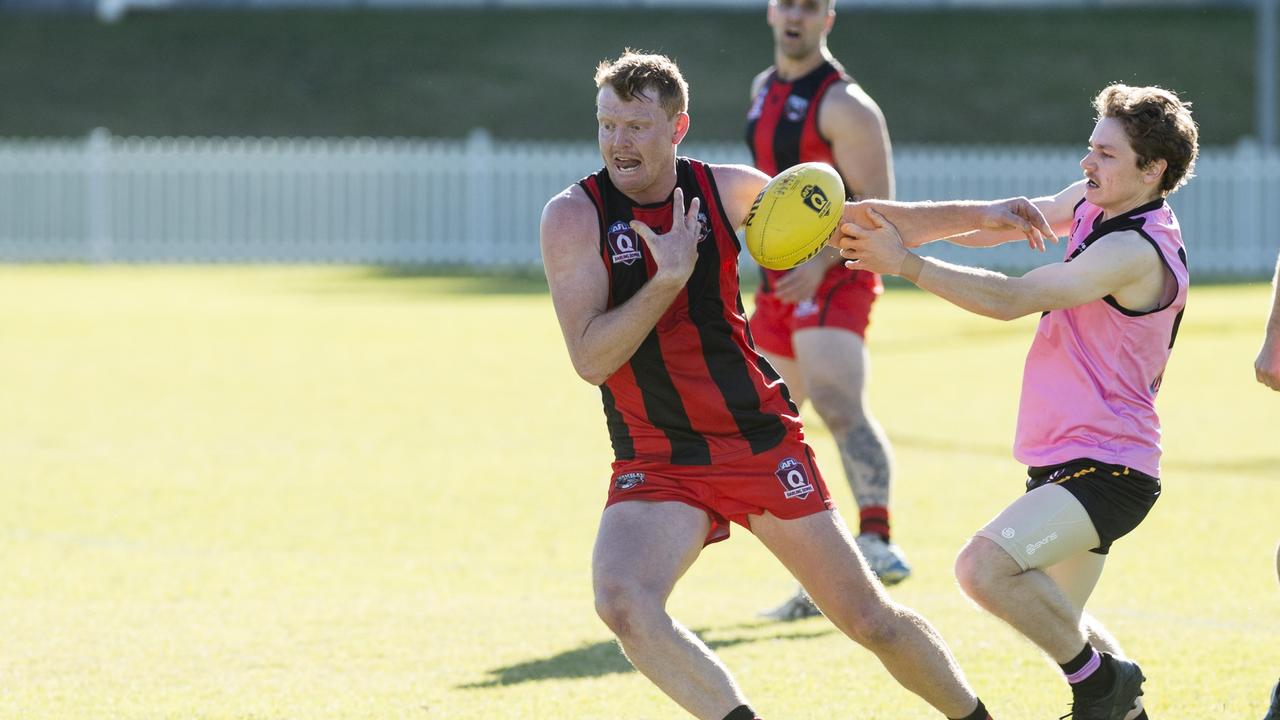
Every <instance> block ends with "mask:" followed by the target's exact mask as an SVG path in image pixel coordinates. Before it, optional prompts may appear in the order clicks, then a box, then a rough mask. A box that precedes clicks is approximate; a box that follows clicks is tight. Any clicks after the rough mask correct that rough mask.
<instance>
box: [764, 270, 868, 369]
mask: <svg viewBox="0 0 1280 720" xmlns="http://www.w3.org/2000/svg"><path fill="white" fill-rule="evenodd" d="M777 277H781V275H779V274H766V276H765V283H764V284H762V285H761V286H760V287H761V289H760V290H758V291H757V292H756V309H755V312H754V313H752V314H751V320H750V326H751V337H752V339H753V340H755V344H756V347H757V348H759V349H761V350H764V351H765V352H768V353H772V354H774V355H781V356H782V357H789V358H790V357H795V356H796V353H795V350H794V349H793V348H792V346H791V335H792V334H793V333H794V332H796V331H797V330H803V329H805V328H811V327H832V328H842V329H844V330H848V331H850V332H852V333H856V334H857V335H858V337H861V338H866V336H867V326H868V325H869V324H870V323H871V304H872V303H874V302H875V301H876V297H877V296H878V295H880V294H881V293H883V292H884V284H883V283H882V282H881V281H880V276H879V275H877V274H875V273H871V272H867V271H865V270H849V269H848V268H846V267H845V266H844V265H842V264H836V265H834V266H832V268H831V269H830V270H828V271H827V274H826V275H825V276H823V278H822V284H821V285H819V286H818V290H817V292H815V293H814V294H813V299H812V300H805V301H804V302H800V303H789V302H783V301H782V300H779V299H778V296H777V295H774V294H773V292H771V291H769V290H767V289H766V288H768V287H771V283H773V282H776V278H777Z"/></svg>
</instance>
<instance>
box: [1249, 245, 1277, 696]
mask: <svg viewBox="0 0 1280 720" xmlns="http://www.w3.org/2000/svg"><path fill="white" fill-rule="evenodd" d="M1253 372H1254V374H1255V375H1256V376H1257V378H1258V382H1260V383H1262V384H1263V385H1266V386H1267V387H1269V388H1271V389H1272V390H1280V258H1276V274H1275V277H1274V278H1272V280H1271V315H1270V316H1269V317H1268V318H1267V330H1266V334H1265V335H1263V337H1262V349H1261V350H1259V351H1258V359H1256V360H1254V361H1253ZM1278 720H1280V719H1278Z"/></svg>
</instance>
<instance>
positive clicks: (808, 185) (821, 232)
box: [746, 162, 844, 270]
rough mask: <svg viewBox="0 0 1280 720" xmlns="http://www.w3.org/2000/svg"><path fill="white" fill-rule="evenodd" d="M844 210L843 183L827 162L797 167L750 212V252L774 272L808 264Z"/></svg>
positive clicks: (771, 184)
mask: <svg viewBox="0 0 1280 720" xmlns="http://www.w3.org/2000/svg"><path fill="white" fill-rule="evenodd" d="M843 212H844V181H843V180H841V179H840V173H838V172H836V169H835V168H833V167H831V166H830V165H827V164H826V163H819V162H810V163H801V164H799V165H793V166H792V167H790V168H787V169H786V170H783V171H782V172H781V173H778V176H777V177H775V178H774V179H772V180H770V181H769V184H768V185H765V187H764V190H762V191H761V192H760V195H758V196H757V197H756V201H755V203H753V204H752V205H751V212H749V213H747V221H746V241H747V252H749V253H751V257H753V258H755V259H756V262H758V263H760V264H761V265H763V266H765V267H767V268H769V269H771V270H787V269H790V268H793V267H795V266H797V265H799V264H800V263H802V262H804V261H805V260H808V259H809V258H811V257H813V256H814V255H817V254H818V251H819V250H821V249H822V247H823V245H824V244H826V242H827V238H828V237H830V236H831V233H833V232H835V229H836V225H837V224H839V222H840V217H841V215H842V214H843Z"/></svg>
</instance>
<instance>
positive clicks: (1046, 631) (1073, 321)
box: [840, 85, 1199, 720]
mask: <svg viewBox="0 0 1280 720" xmlns="http://www.w3.org/2000/svg"><path fill="white" fill-rule="evenodd" d="M1094 107H1095V109H1096V110H1097V124H1096V126H1095V127H1094V130H1093V134H1092V135H1091V136H1090V138H1089V152H1088V153H1087V154H1086V155H1085V156H1084V158H1082V159H1081V160H1080V167H1081V169H1082V170H1083V171H1084V176H1085V179H1084V180H1082V181H1080V182H1077V183H1075V184H1074V185H1071V186H1070V187H1068V188H1066V189H1064V190H1063V191H1062V192H1060V193H1058V194H1057V195H1056V196H1053V197H1046V198H1041V199H1039V200H1037V201H1036V203H1035V204H1036V206H1037V207H1039V209H1040V210H1041V211H1042V212H1043V213H1044V217H1045V218H1046V219H1047V220H1048V221H1049V223H1050V224H1051V225H1052V226H1053V228H1054V229H1055V230H1056V231H1058V232H1061V233H1064V234H1068V235H1069V242H1068V244H1067V247H1066V256H1065V257H1064V259H1063V261H1062V262H1058V263H1051V264H1048V265H1044V266H1042V267H1039V268H1036V269H1035V270H1032V271H1031V272H1028V273H1027V274H1026V275H1024V276H1022V277H1015V278H1010V277H1006V276H1004V275H1002V274H999V273H994V272H990V271H986V270H982V269H980V268H972V267H963V266H958V265H951V264H949V263H945V262H941V261H938V260H935V259H931V258H921V257H919V256H917V255H915V254H913V253H911V252H910V251H909V250H907V248H906V246H904V244H903V240H902V237H901V236H900V235H899V233H898V232H897V231H896V230H895V229H894V228H893V227H892V225H885V224H883V223H880V222H878V221H873V224H874V225H877V226H878V227H877V228H876V229H874V230H867V229H865V228H861V227H856V226H854V225H845V226H844V231H845V233H846V235H848V237H844V238H841V239H840V244H841V246H842V247H844V248H846V249H845V251H844V253H845V257H848V258H850V259H851V260H857V261H858V262H859V263H863V264H865V266H866V267H867V268H868V269H871V270H876V271H879V272H882V273H893V274H897V275H901V276H903V277H905V278H907V279H908V280H910V281H911V282H913V283H915V284H916V285H918V286H920V287H921V288H922V289H924V290H927V291H929V292H931V293H933V294H935V295H937V296H939V297H941V298H944V299H946V300H948V301H950V302H952V303H954V304H955V305H957V306H959V307H962V308H964V309H966V310H969V311H971V312H975V313H978V314H980V315H986V316H989V317H994V318H999V319H1005V320H1009V319H1013V318H1018V317H1022V316H1024V315H1027V314H1029V313H1033V312H1036V313H1040V314H1041V315H1040V323H1039V327H1038V330H1037V332H1036V336H1035V338H1034V340H1033V341H1032V344H1031V349H1030V350H1029V351H1028V353H1027V359H1026V368H1025V370H1024V372H1023V379H1022V396H1021V402H1020V405H1019V410H1018V427H1017V434H1016V439H1015V442H1014V456H1015V457H1016V458H1017V459H1018V460H1019V461H1020V462H1022V463H1025V464H1026V465H1027V466H1028V478H1027V481H1026V493H1025V494H1023V495H1022V496H1021V497H1019V498H1018V499H1017V500H1015V501H1014V502H1013V503H1011V504H1010V505H1009V506H1008V507H1006V508H1005V509H1004V510H1003V511H1002V512H1001V513H1000V514H999V515H997V516H996V517H995V518H994V519H993V520H992V521H991V522H989V523H988V524H987V525H986V526H985V527H983V528H982V529H981V530H979V531H978V532H977V534H976V535H975V536H974V537H973V539H972V540H970V541H969V543H968V545H966V546H965V548H964V549H963V550H962V551H961V552H960V556H959V557H958V558H957V560H956V577H957V579H958V580H959V581H960V586H961V587H962V588H963V589H964V591H965V592H966V593H967V594H968V595H969V596H970V597H972V598H973V599H974V600H975V601H977V603H978V604H979V605H981V606H982V607H983V608H985V609H986V610H988V611H989V612H991V613H992V614H993V615H995V616H997V617H999V618H1001V619H1003V620H1004V621H1006V622H1008V623H1009V624H1010V625H1012V626H1013V627H1014V628H1015V629H1016V630H1018V631H1019V632H1021V633H1022V634H1023V635H1025V636H1026V637H1027V638H1028V639H1030V640H1031V641H1032V642H1034V643H1035V644H1036V645H1038V646H1039V647H1040V648H1041V649H1042V650H1044V652H1045V653H1046V654H1047V655H1049V656H1050V657H1052V658H1053V660H1054V662H1056V663H1058V664H1059V666H1060V667H1061V668H1062V672H1063V674H1064V675H1065V676H1066V679H1067V681H1068V683H1069V684H1070V686H1071V691H1072V711H1071V714H1070V717H1072V718H1074V719H1075V720H1124V719H1125V718H1130V719H1133V718H1145V717H1146V711H1145V710H1143V709H1142V706H1141V700H1140V696H1141V695H1142V683H1143V681H1144V680H1145V678H1144V677H1143V675H1142V671H1141V670H1140V669H1139V668H1138V666H1137V664H1135V663H1133V662H1131V661H1129V660H1127V659H1124V657H1123V654H1122V652H1121V650H1120V646H1119V644H1118V643H1117V642H1116V640H1115V638H1114V637H1112V636H1111V635H1110V633H1108V632H1107V631H1106V629H1105V628H1103V627H1102V625H1101V624H1099V623H1098V621H1097V620H1096V619H1095V618H1093V617H1092V616H1090V615H1088V614H1086V613H1085V612H1084V607H1085V603H1086V602H1087V601H1088V599H1089V596H1090V595H1091V594H1092V593H1093V589H1094V588H1095V587H1096V586H1097V583H1098V579H1099V578H1100V577H1101V575H1102V569H1103V563H1104V562H1105V561H1106V553H1107V551H1108V550H1109V548H1110V547H1111V544H1112V542H1114V541H1115V540H1117V539H1118V538H1120V537H1122V536H1124V535H1126V534H1127V533H1129V532H1130V531H1132V530H1133V529H1134V528H1135V527H1137V526H1138V524H1139V523H1141V522H1142V520H1143V519H1144V518H1145V517H1146V515H1147V513H1148V512H1149V511H1150V509H1151V507H1152V506H1153V505H1154V504H1155V502H1156V499H1157V498H1158V497H1159V495H1160V480H1159V476H1160V457H1161V453H1162V451H1161V447H1160V419H1159V417H1158V416H1157V414H1156V411H1155V398H1156V394H1157V392H1159V389H1160V385H1161V381H1162V379H1163V377H1164V369H1165V366H1166V364H1167V363H1168V360H1169V355H1170V353H1171V352H1172V350H1173V345H1174V340H1175V339H1176V337H1177V332H1178V325H1179V323H1180V322H1181V320H1182V310H1183V308H1184V307H1185V305H1186V299H1187V289H1188V282H1189V274H1188V271H1187V256H1186V249H1185V246H1184V245H1183V242H1182V232H1181V230H1180V229H1179V226H1178V221H1177V218H1176V217H1175V216H1174V214H1173V210H1172V208H1170V207H1169V205H1168V203H1167V202H1166V197H1167V196H1168V195H1169V194H1170V193H1172V192H1173V191H1175V190H1176V189H1177V188H1179V187H1181V186H1182V185H1183V184H1184V183H1185V182H1186V181H1187V180H1188V179H1190V178H1191V176H1192V169H1193V168H1194V165H1195V158H1196V154H1197V151H1198V137H1199V132H1198V129H1197V128H1196V124H1195V121H1194V120H1193V119H1192V117H1191V111H1190V108H1189V107H1188V105H1187V104H1186V103H1183V102H1182V101H1181V100H1179V98H1178V97H1177V95H1175V94H1173V93H1171V92H1169V91H1167V90H1163V89H1161V88H1157V87H1129V86H1126V85H1112V86H1110V87H1107V88H1106V89H1104V90H1103V91H1102V92H1101V93H1099V94H1098V96H1097V97H1096V98H1095V100H1094ZM908 237H911V236H908ZM918 239H922V238H917V240H918ZM1001 239H1003V238H1002V236H1001V235H1000V234H991V233H981V232H980V233H976V234H972V235H968V236H962V237H959V238H952V240H954V241H956V242H957V243H958V244H962V245H971V246H981V245H990V244H995V243H997V242H998V241H1000V240H1001ZM910 244H911V245H915V244H918V242H916V241H915V240H913V241H912V242H911V243H910Z"/></svg>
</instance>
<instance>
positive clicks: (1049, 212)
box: [909, 180, 1085, 249]
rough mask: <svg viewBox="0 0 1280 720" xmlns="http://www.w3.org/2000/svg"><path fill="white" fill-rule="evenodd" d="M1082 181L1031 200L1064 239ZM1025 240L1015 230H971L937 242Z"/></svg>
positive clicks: (976, 243)
mask: <svg viewBox="0 0 1280 720" xmlns="http://www.w3.org/2000/svg"><path fill="white" fill-rule="evenodd" d="M1084 182H1085V181H1084V180H1080V181H1079V182H1075V183H1072V184H1070V185H1068V186H1067V187H1065V188H1063V189H1062V190H1060V191H1058V194H1056V195H1046V196H1045V197H1038V198H1036V199H1034V200H1032V201H1031V204H1032V205H1035V206H1036V209H1037V210H1039V211H1040V214H1041V215H1043V216H1044V219H1045V221H1047V222H1048V223H1049V227H1050V228H1051V229H1052V230H1053V232H1054V234H1055V235H1056V236H1065V235H1067V234H1068V233H1070V232H1071V219H1072V217H1073V216H1074V214H1075V207H1076V204H1077V203H1079V202H1080V200H1082V199H1083V198H1084ZM1025 238H1026V236H1025V235H1024V234H1023V233H1020V232H1018V231H1016V230H973V231H971V232H967V233H963V234H960V235H952V236H951V237H945V238H938V239H939V240H944V241H946V242H949V243H952V244H954V245H961V246H964V247H976V248H983V247H995V246H996V245H1003V244H1004V243H1007V242H1014V241H1017V240H1023V239H1025ZM1055 239H1056V238H1055ZM922 244H923V243H916V244H914V245H909V246H910V247H919V246H920V245H922ZM1041 249H1043V248H1041Z"/></svg>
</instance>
